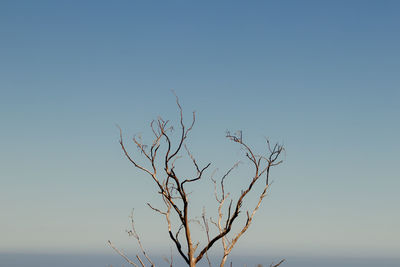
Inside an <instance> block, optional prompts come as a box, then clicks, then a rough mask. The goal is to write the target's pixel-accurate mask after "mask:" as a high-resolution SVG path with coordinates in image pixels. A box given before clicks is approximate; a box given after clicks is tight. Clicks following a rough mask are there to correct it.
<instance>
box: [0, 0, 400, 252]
mask: <svg viewBox="0 0 400 267" xmlns="http://www.w3.org/2000/svg"><path fill="white" fill-rule="evenodd" d="M399 11H400V4H399V2H398V1H251V2H250V3H249V2H248V1H247V2H245V1H218V2H216V1H197V2H195V1H118V2H117V1H114V2H110V1H2V2H1V3H0V33H1V35H0V40H1V42H0V75H1V77H2V78H1V79H0V118H1V124H0V132H1V138H0V151H1V153H0V161H1V162H2V164H1V165H2V167H1V169H0V179H1V187H0V210H1V213H2V216H1V217H2V219H1V220H0V236H1V237H2V238H1V239H0V251H1V252H38V253H41V252H42V253H43V252H54V253H60V252H61V253H63V252H65V253H73V252H108V251H109V248H107V247H106V245H105V242H106V240H108V239H112V240H115V242H117V243H118V244H120V246H121V247H130V246H132V243H133V242H132V241H130V240H128V238H127V237H126V236H125V233H124V230H125V228H126V227H127V226H128V221H127V216H128V215H129V212H130V210H131V208H135V210H136V213H137V228H138V229H140V232H141V233H142V238H143V239H144V240H146V243H147V246H148V247H151V248H153V249H154V250H156V251H167V254H168V252H169V243H168V242H169V241H167V239H168V237H167V235H166V233H165V231H164V230H165V229H164V228H163V227H165V226H164V224H163V222H162V221H161V220H162V218H160V217H159V216H158V215H157V214H153V213H152V212H151V211H150V210H148V208H146V206H145V202H147V201H157V200H155V197H154V196H153V195H152V192H154V187H153V185H152V184H151V183H150V181H148V179H147V177H146V176H144V175H143V174H141V173H140V172H138V171H136V170H135V169H133V168H132V167H131V166H130V165H129V163H128V162H127V161H126V160H125V159H124V157H123V154H122V152H121V150H120V148H119V145H118V130H117V128H116V127H115V124H119V125H120V126H121V127H122V128H123V129H124V132H125V134H126V136H127V137H129V136H132V135H133V134H135V133H141V132H143V135H144V136H145V134H146V133H148V122H149V121H151V120H152V119H153V118H155V117H157V116H158V115H162V116H163V117H165V118H170V119H172V120H176V118H177V115H178V113H177V109H176V106H175V105H174V96H173V95H172V93H171V91H170V90H171V89H174V90H175V91H176V93H177V94H178V95H179V97H180V99H181V102H182V104H183V107H184V110H185V111H186V115H187V118H188V119H189V118H190V112H191V111H192V110H196V112H197V114H198V117H197V119H198V120H197V124H196V127H195V129H194V132H193V136H192V139H191V140H190V142H191V143H190V144H191V145H192V150H193V151H194V152H195V153H196V155H198V156H197V157H198V159H199V160H200V161H201V162H208V161H212V162H213V164H214V165H213V166H214V167H217V166H218V167H220V168H222V169H223V168H227V167H228V166H229V165H230V164H231V163H232V162H234V160H235V158H240V157H241V153H240V151H239V150H238V149H237V147H235V146H234V144H230V143H229V142H227V141H226V140H225V138H224V133H225V130H227V129H232V130H236V129H242V130H243V133H244V137H245V138H246V140H247V142H248V143H250V144H252V145H253V146H254V147H256V150H258V151H262V149H263V140H264V138H265V137H270V138H271V139H272V140H274V141H278V142H282V143H283V144H284V145H285V147H286V155H285V163H284V164H283V165H282V166H280V167H279V169H277V170H276V171H275V172H274V181H275V182H274V184H273V186H272V187H271V192H270V195H269V196H268V198H267V199H266V202H265V203H264V205H263V206H262V208H261V210H260V211H259V213H258V214H257V217H256V220H255V223H254V225H252V227H251V229H250V230H249V231H248V233H246V236H245V237H244V238H243V240H242V243H240V242H239V243H240V244H239V245H238V249H237V251H241V252H246V253H250V254H251V253H258V254H260V253H263V251H265V250H268V251H271V253H272V254H274V255H289V254H290V255H307V256H336V255H344V256H360V257H361V256H365V255H368V257H395V256H397V254H396V253H397V252H398V251H399V249H400V247H399V244H400V242H399V241H400V231H399V228H398V225H399V224H400V215H399V213H398V204H399V203H400V194H399V193H398V188H399V186H400V182H399V174H398V170H397V164H398V162H399V156H398V151H399V149H400V142H399V140H398V136H400V135H399V134H400V126H399V120H398V118H399V116H400V106H399V99H400V90H399V86H400V76H399V75H398V73H399V70H400V63H399V62H400V53H399V50H398V47H400V37H399V34H398V29H399V27H400V20H399V18H398V14H399ZM208 186H209V184H208V185H207V183H206V182H204V184H201V185H199V188H197V192H198V191H200V192H204V190H207V188H209V187H208ZM194 191H196V188H194ZM201 204H202V203H201ZM205 204H207V205H209V206H210V209H212V208H213V203H212V202H209V201H206V202H205ZM194 207H196V208H198V209H200V211H199V213H200V212H201V205H200V204H199V205H197V206H196V205H195V206H194ZM154 227H155V228H154ZM158 235H160V237H158ZM161 240H165V242H164V241H161Z"/></svg>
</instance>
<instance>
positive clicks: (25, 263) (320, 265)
mask: <svg viewBox="0 0 400 267" xmlns="http://www.w3.org/2000/svg"><path fill="white" fill-rule="evenodd" d="M277 260H278V258H269V257H245V256H243V257H239V258H232V259H231V261H232V262H233V264H232V266H237V267H243V266H245V264H246V266H247V267H253V266H256V265H257V264H262V265H263V266H264V267H269V264H270V263H271V262H272V261H275V262H276V261H277ZM153 261H154V262H155V263H156V266H169V265H168V263H167V262H166V261H164V260H163V259H162V257H153ZM229 262H230V261H229ZM111 265H112V266H113V267H122V266H124V267H128V266H131V265H129V264H128V263H127V262H125V261H124V260H123V259H122V258H121V257H120V256H118V255H111V254H19V253H0V267H109V266H111ZM173 266H176V267H183V266H185V265H184V264H182V262H181V261H180V260H177V259H176V260H175V262H174V265H173ZM198 266H199V267H201V266H208V264H207V262H206V261H202V263H201V264H198ZM213 266H217V264H214V265H213ZM226 266H227V267H228V266H230V264H229V263H228V264H226ZM399 266H400V259H368V258H365V259H356V258H351V259H349V258H299V257H286V262H285V263H283V264H282V265H280V267H399Z"/></svg>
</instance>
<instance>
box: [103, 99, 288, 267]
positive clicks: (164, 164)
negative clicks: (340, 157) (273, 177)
mask: <svg viewBox="0 0 400 267" xmlns="http://www.w3.org/2000/svg"><path fill="white" fill-rule="evenodd" d="M176 104H177V106H178V109H179V128H180V129H179V136H178V138H177V139H178V140H177V141H176V144H174V141H173V140H175V139H174V138H173V127H172V126H170V125H169V121H168V120H163V119H162V118H161V117H159V118H158V119H157V120H153V121H152V122H151V123H150V127H151V130H152V132H153V135H154V139H153V142H152V143H151V145H149V146H147V145H145V144H144V142H143V141H142V139H141V138H138V137H133V142H134V144H135V145H136V147H137V148H138V149H139V151H140V154H141V155H142V157H143V158H144V159H145V161H147V164H139V163H138V161H137V160H136V159H134V158H133V157H132V156H131V154H130V153H128V151H127V148H126V147H125V144H124V141H123V136H122V130H121V128H120V145H121V148H122V150H123V152H124V154H125V156H126V157H127V159H128V160H129V161H130V162H131V163H132V164H133V166H134V167H136V168H138V169H140V170H141V171H143V172H145V173H146V174H147V175H149V176H150V178H151V179H152V180H153V181H154V183H155V185H156V187H157V190H158V194H159V195H160V196H161V199H162V200H163V203H164V204H165V208H164V209H159V208H156V207H153V206H152V205H151V204H149V203H147V205H148V206H149V207H150V208H151V209H152V210H154V211H155V212H157V213H159V214H161V215H162V216H164V217H165V220H166V224H167V226H168V233H169V237H170V239H171V241H172V243H173V244H174V246H175V247H176V249H177V251H178V252H179V254H180V256H181V257H182V258H183V260H184V261H185V262H186V263H187V264H188V265H189V266H190V267H193V266H196V263H198V262H199V261H200V260H202V259H203V258H204V257H205V258H206V259H207V261H208V264H209V266H211V262H210V259H209V258H208V252H209V250H210V249H211V248H212V247H214V246H215V244H216V243H217V242H221V244H222V248H223V255H222V258H221V261H220V264H219V265H220V266H221V267H222V266H224V265H225V263H226V260H227V257H228V255H229V254H230V252H231V251H232V249H233V247H234V246H235V245H236V243H237V241H238V240H239V238H240V237H241V236H242V235H243V234H244V233H245V232H246V231H247V229H248V228H249V226H250V225H251V223H252V221H253V219H254V215H255V213H256V212H257V210H258V209H259V207H260V205H261V203H262V201H263V199H264V198H265V196H266V194H267V190H268V188H269V186H270V172H271V168H272V167H274V166H277V165H279V164H280V163H282V160H280V156H281V154H282V152H283V151H284V148H283V146H281V145H279V144H274V145H271V143H270V142H269V140H266V148H265V150H266V153H265V155H257V154H255V153H254V152H253V150H252V149H251V148H250V147H249V146H248V145H247V144H246V143H245V142H244V141H243V139H242V132H241V131H239V132H238V133H235V134H231V133H230V132H227V134H226V137H227V138H228V139H229V140H231V141H233V142H234V143H236V144H238V145H239V146H240V147H241V148H242V150H243V151H244V154H245V158H246V160H248V161H249V162H250V164H251V165H252V171H251V173H250V174H249V178H248V184H247V185H246V187H245V188H244V189H242V190H241V191H240V193H239V194H238V196H237V199H234V198H232V197H231V196H230V193H229V192H226V187H225V184H226V182H227V178H228V176H229V175H230V174H231V173H232V171H233V170H234V169H236V168H237V167H238V165H239V162H237V163H235V164H234V165H233V166H232V168H230V169H229V170H228V171H227V172H226V173H225V174H224V175H223V176H222V177H221V179H220V180H219V181H217V179H214V178H213V177H214V175H211V180H212V183H213V184H214V195H215V199H216V201H217V212H218V213H217V214H218V216H217V218H216V219H212V218H207V217H206V215H205V211H203V214H202V216H201V218H202V224H203V226H204V227H203V229H204V231H205V233H206V236H207V240H206V242H205V244H203V245H202V246H200V242H197V241H196V242H195V241H194V240H193V236H192V231H191V230H192V225H191V222H192V221H193V219H191V218H190V217H189V210H190V205H189V198H190V196H191V195H190V194H189V193H188V189H187V186H189V185H190V184H193V183H195V182H196V181H199V180H200V179H202V178H203V176H204V173H205V171H206V170H207V169H209V167H210V165H211V163H208V164H205V165H203V166H200V164H199V163H198V162H197V161H196V159H195V157H194V156H193V154H192V153H191V152H190V150H189V148H188V146H187V142H186V141H187V138H188V136H189V133H190V132H191V131H192V129H193V126H194V124H195V121H196V115H195V113H194V112H193V114H192V121H191V123H190V124H189V125H186V124H185V123H184V118H183V110H182V107H181V105H180V103H179V99H178V97H176ZM161 146H163V149H160V147H161ZM185 151H186V153H184V152H185ZM184 155H186V156H187V157H188V158H189V159H190V160H191V162H192V165H193V168H194V171H195V173H196V175H195V176H194V177H191V178H187V177H185V178H183V177H181V176H180V175H178V174H177V172H176V169H175V167H176V166H175V163H176V161H177V160H178V159H179V158H181V157H183V156H184ZM214 174H215V173H214ZM256 187H258V188H260V189H261V193H259V195H258V201H257V203H256V205H255V207H253V208H252V209H250V210H248V211H246V212H245V214H246V217H244V219H245V223H244V225H243V226H241V227H239V228H238V230H237V232H235V233H233V232H234V231H232V228H233V226H234V225H235V224H237V223H236V222H238V218H239V217H240V216H239V215H240V214H241V212H242V211H243V209H244V208H243V201H244V200H245V198H246V197H247V196H248V195H250V194H251V193H253V194H254V193H256V191H255V190H254V188H256ZM226 203H228V204H227V205H225V204H226ZM172 214H174V216H176V217H177V222H174V221H173V220H171V215H172ZM209 222H210V223H211V224H212V225H214V226H215V231H212V230H211V229H210V227H209V226H210V224H209ZM173 226H174V227H173ZM132 229H133V230H132V231H131V232H130V235H132V236H133V237H135V239H136V240H137V242H138V243H139V246H140V249H141V251H142V254H143V255H144V256H145V257H146V259H147V261H148V262H149V263H150V264H151V266H154V264H153V262H152V261H151V260H150V258H149V257H148V255H147V254H146V252H145V251H144V249H143V247H142V245H141V242H140V238H139V236H138V235H137V233H136V231H135V228H134V224H133V217H132ZM173 229H177V230H173ZM228 234H229V235H228ZM229 236H230V237H229ZM181 240H184V241H181ZM181 242H183V243H181ZM109 244H110V245H111V246H112V248H113V249H114V250H116V251H117V252H118V253H119V254H120V255H121V256H122V257H124V258H125V259H126V260H127V261H128V263H130V264H131V265H134V266H138V265H136V263H134V262H133V261H131V260H130V259H128V257H126V255H125V254H123V253H122V252H121V251H119V250H118V249H117V248H116V247H115V246H114V245H113V244H112V243H111V242H110V241H109ZM198 249H199V250H198ZM197 250H198V252H196V251H197ZM137 260H138V261H139V263H140V265H141V266H145V264H144V262H143V260H142V259H141V258H140V257H139V256H138V255H137ZM282 262H283V260H282V261H281V262H279V263H278V264H277V265H273V264H272V265H271V266H278V265H280V264H281V263H282ZM170 265H171V266H172V258H171V261H170Z"/></svg>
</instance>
